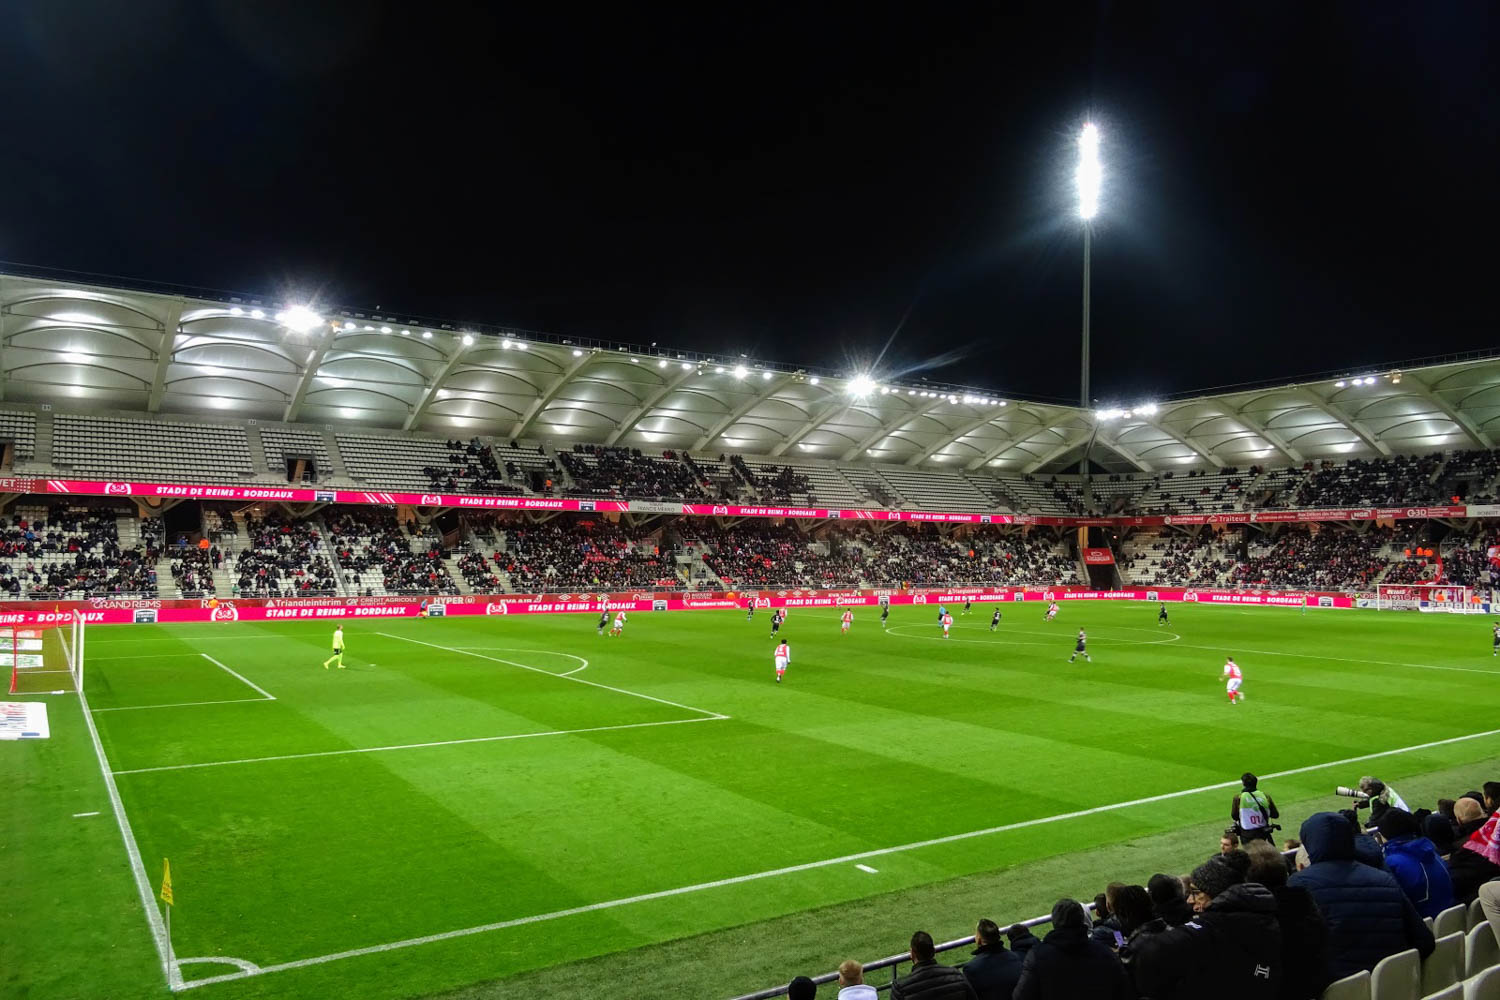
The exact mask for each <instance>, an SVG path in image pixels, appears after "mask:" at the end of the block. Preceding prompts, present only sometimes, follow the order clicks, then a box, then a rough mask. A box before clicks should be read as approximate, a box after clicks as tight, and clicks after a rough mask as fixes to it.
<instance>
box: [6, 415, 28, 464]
mask: <svg viewBox="0 0 1500 1000" xmlns="http://www.w3.org/2000/svg"><path fill="white" fill-rule="evenodd" d="M0 441H10V442H11V443H12V444H14V445H15V446H16V450H15V459H16V461H18V462H29V461H31V460H32V459H33V458H35V457H36V416H35V415H34V414H31V413H25V412H21V411H15V410H0Z"/></svg>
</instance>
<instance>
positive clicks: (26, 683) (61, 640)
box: [0, 611, 85, 694]
mask: <svg viewBox="0 0 1500 1000" xmlns="http://www.w3.org/2000/svg"><path fill="white" fill-rule="evenodd" d="M84 632H85V628H84V621H83V616H82V615H81V614H79V613H78V612H77V611H74V612H73V613H72V614H71V615H70V616H69V617H68V618H66V619H64V620H63V621H61V622H57V623H54V624H48V625H18V626H3V627H0V667H7V668H9V673H10V693H11V694H70V693H74V692H78V691H82V690H83V644H84Z"/></svg>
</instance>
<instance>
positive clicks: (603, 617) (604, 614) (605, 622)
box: [599, 608, 609, 635]
mask: <svg viewBox="0 0 1500 1000" xmlns="http://www.w3.org/2000/svg"><path fill="white" fill-rule="evenodd" d="M608 627H609V609H608V608H606V609H605V610H603V611H601V612H599V634H600V635H603V634H604V630H605V629H606V628H608Z"/></svg>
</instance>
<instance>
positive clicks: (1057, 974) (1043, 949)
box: [1014, 900, 1131, 1000]
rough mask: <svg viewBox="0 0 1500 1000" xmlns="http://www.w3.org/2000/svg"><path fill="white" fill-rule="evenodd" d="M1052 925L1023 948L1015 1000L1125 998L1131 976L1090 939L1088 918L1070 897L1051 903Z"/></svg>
mask: <svg viewBox="0 0 1500 1000" xmlns="http://www.w3.org/2000/svg"><path fill="white" fill-rule="evenodd" d="M1052 926H1053V930H1052V931H1051V932H1050V933H1048V935H1047V936H1046V937H1045V938H1043V939H1042V941H1041V943H1040V944H1038V945H1037V946H1036V947H1034V948H1032V949H1031V950H1030V951H1029V952H1027V953H1026V961H1025V962H1024V963H1023V964H1022V966H1021V981H1020V982H1019V983H1017V984H1016V992H1015V993H1014V998H1015V1000H1074V998H1076V997H1088V998H1089V1000H1130V996H1131V994H1130V980H1129V978H1128V977H1127V976H1126V975H1125V967H1124V966H1123V965H1121V964H1120V960H1119V959H1118V958H1116V957H1115V953H1114V952H1112V951H1110V950H1109V948H1107V947H1105V946H1104V945H1102V944H1100V943H1099V942H1098V941H1093V940H1090V938H1089V918H1088V915H1087V914H1085V913H1084V912H1083V907H1082V906H1081V905H1080V904H1079V903H1077V902H1076V901H1074V900H1065V901H1061V902H1059V903H1058V904H1057V905H1056V906H1054V907H1053V908H1052Z"/></svg>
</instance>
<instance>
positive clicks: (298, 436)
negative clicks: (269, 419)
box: [260, 425, 333, 479]
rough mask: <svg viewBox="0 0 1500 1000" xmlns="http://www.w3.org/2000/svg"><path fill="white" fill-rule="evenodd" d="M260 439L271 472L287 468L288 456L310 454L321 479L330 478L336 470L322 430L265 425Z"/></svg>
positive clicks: (306, 455)
mask: <svg viewBox="0 0 1500 1000" xmlns="http://www.w3.org/2000/svg"><path fill="white" fill-rule="evenodd" d="M260 443H261V448H262V450H264V451H265V453H266V464H267V465H269V466H270V468H271V473H272V475H275V474H276V473H278V472H281V471H282V470H283V469H285V468H286V463H287V460H288V459H290V458H294V457H310V458H311V459H312V460H313V465H314V466H315V467H316V471H317V476H318V478H320V479H327V478H328V477H329V476H330V475H331V474H332V472H333V458H332V456H331V455H330V453H329V451H328V439H327V437H326V436H325V435H324V434H323V433H322V432H321V431H315V430H311V429H307V428H300V427H277V426H272V425H265V426H262V427H261V429H260Z"/></svg>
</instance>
